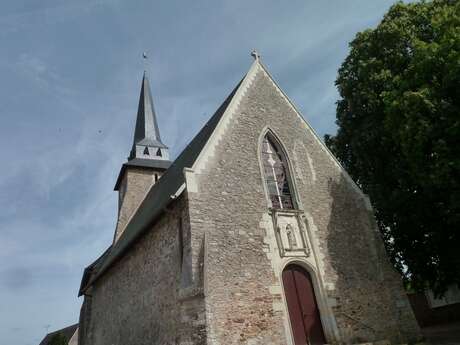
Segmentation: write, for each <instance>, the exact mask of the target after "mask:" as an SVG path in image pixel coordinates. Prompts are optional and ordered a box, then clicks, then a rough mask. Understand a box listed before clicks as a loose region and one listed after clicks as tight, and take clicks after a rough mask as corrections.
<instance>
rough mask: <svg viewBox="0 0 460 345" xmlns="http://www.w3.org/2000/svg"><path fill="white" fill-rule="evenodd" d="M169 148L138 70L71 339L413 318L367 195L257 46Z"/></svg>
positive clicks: (112, 340) (376, 333) (334, 335)
mask: <svg viewBox="0 0 460 345" xmlns="http://www.w3.org/2000/svg"><path fill="white" fill-rule="evenodd" d="M253 56H254V62H253V64H252V65H251V67H250V69H249V71H248V72H247V74H246V75H244V77H243V78H242V79H241V81H240V82H239V83H238V84H237V85H236V87H235V88H234V89H233V90H232V91H231V92H230V94H229V95H228V97H227V98H226V99H225V100H224V101H223V103H222V105H221V106H220V107H219V108H218V109H217V110H216V112H215V113H214V115H213V116H212V117H211V118H210V119H209V121H208V122H207V123H206V124H205V125H204V127H203V128H202V129H201V130H200V131H199V132H198V134H197V135H196V136H195V137H194V138H193V139H192V140H191V141H190V143H189V144H188V146H187V147H186V148H185V149H184V150H183V151H182V153H180V154H179V155H178V156H177V158H176V159H175V160H174V161H171V160H170V156H169V150H168V147H167V146H166V145H165V144H164V142H163V139H162V138H161V136H160V129H159V127H158V122H157V117H156V114H155V110H154V106H153V101H152V96H151V92H150V87H149V81H148V78H147V75H146V74H145V73H144V77H143V80H142V87H141V93H140V99H139V106H138V112H137V120H136V121H137V122H136V127H135V133H134V142H133V146H132V148H131V153H130V155H129V158H128V161H127V162H126V163H124V164H123V165H122V167H121V170H120V173H119V176H118V179H117V181H116V184H115V190H116V191H117V192H118V200H119V206H118V220H117V223H116V229H115V233H114V238H113V243H112V245H111V246H110V247H109V248H108V249H107V250H106V251H105V253H103V254H102V255H101V256H100V257H99V258H98V259H97V260H96V261H95V262H94V263H92V264H91V265H90V266H88V267H87V268H86V269H85V271H84V274H83V278H82V282H81V287H80V292H79V294H80V296H81V295H83V296H84V302H83V305H82V308H81V313H80V322H79V337H78V338H79V339H78V342H79V344H80V345H147V344H149V345H151V344H158V345H176V344H177V345H195V344H196V345H232V344H247V345H256V344H260V345H262V344H263V345H267V344H274V345H306V344H311V345H316V344H360V343H374V344H376V343H377V342H378V344H390V343H391V344H403V343H407V342H408V341H412V340H417V339H419V338H420V330H419V328H418V325H417V323H416V321H415V318H414V314H413V312H412V310H411V307H410V305H409V303H408V299H407V296H406V294H405V291H404V289H403V287H402V283H401V278H400V276H399V275H398V273H397V272H396V271H395V270H394V268H393V267H392V265H391V263H390V261H389V259H388V257H387V254H386V252H385V248H384V245H383V242H382V239H381V236H380V233H379V230H378V228H377V225H376V222H375V220H374V215H373V210H372V207H371V203H370V201H369V199H368V197H367V196H366V195H365V194H363V192H362V191H361V190H360V188H359V187H358V186H357V185H356V184H355V183H354V182H353V180H352V179H351V178H350V177H349V175H348V174H347V173H346V171H344V169H343V168H342V166H341V165H340V163H339V162H338V161H337V159H336V158H335V157H334V156H333V155H332V154H331V152H330V151H329V150H328V149H327V147H326V146H325V145H324V143H323V142H322V141H321V139H320V138H319V137H318V135H317V134H316V133H315V132H314V130H313V129H312V128H311V127H310V125H309V124H308V123H307V122H306V120H305V119H304V118H303V116H302V115H301V114H300V112H299V111H298V110H297V108H296V107H295V105H294V104H293V103H292V102H291V101H290V100H289V98H288V97H287V95H286V94H285V93H284V92H283V91H282V90H281V89H280V87H279V86H278V85H277V83H276V81H275V80H274V79H273V77H272V76H271V75H270V73H269V72H268V70H267V69H266V67H265V66H264V65H263V64H262V62H261V60H260V58H259V56H258V55H257V54H256V53H254V54H253Z"/></svg>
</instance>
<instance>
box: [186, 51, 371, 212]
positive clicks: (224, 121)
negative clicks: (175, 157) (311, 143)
mask: <svg viewBox="0 0 460 345" xmlns="http://www.w3.org/2000/svg"><path fill="white" fill-rule="evenodd" d="M256 54H257V53H256ZM253 56H254V55H253ZM259 72H261V73H264V75H265V76H266V77H267V78H268V80H270V82H271V83H272V85H273V86H274V87H275V89H276V90H277V91H278V93H279V95H280V96H281V97H282V98H283V99H284V100H285V101H286V102H287V104H288V105H289V106H290V107H291V108H292V110H293V111H294V112H295V114H296V115H297V116H298V117H299V118H300V120H301V121H302V123H303V124H304V125H305V129H306V131H307V132H308V133H309V134H311V136H312V137H313V138H314V140H315V141H316V142H317V144H318V146H319V147H321V149H322V150H323V151H324V153H325V154H326V155H327V156H328V157H329V159H331V161H332V162H333V163H334V165H335V166H336V167H337V169H339V170H340V171H341V172H342V173H343V175H344V177H345V179H346V180H347V181H348V182H349V183H350V184H351V186H352V187H353V189H354V190H355V191H356V192H357V193H358V194H359V195H361V197H363V198H364V199H365V200H366V202H368V203H370V202H369V199H368V197H367V195H365V194H364V193H363V191H362V190H361V188H360V187H359V186H358V185H357V184H356V182H355V181H354V180H353V179H352V178H351V176H350V175H349V174H348V173H347V171H346V170H345V168H344V167H343V166H342V164H341V163H340V162H339V161H338V160H337V158H336V157H335V156H334V154H333V153H332V152H331V151H330V150H329V148H328V147H327V146H326V144H325V143H324V142H323V141H322V140H321V138H320V136H319V135H318V134H317V133H316V131H315V130H314V129H313V127H311V126H310V124H309V123H308V122H307V120H305V118H304V117H303V116H302V114H301V112H300V111H299V110H298V109H297V107H296V106H295V105H294V103H293V102H292V101H291V100H290V99H289V97H288V96H287V95H286V93H284V91H283V90H282V89H281V87H280V86H279V85H278V84H277V83H276V81H275V79H274V78H273V77H272V75H271V74H270V72H269V71H268V69H267V68H266V67H265V66H264V64H263V63H262V61H261V59H260V56H259V55H258V54H257V56H256V57H255V59H254V62H253V64H252V65H251V67H250V69H249V71H248V73H247V74H246V76H245V77H244V79H243V80H242V82H241V85H240V87H239V88H238V89H237V90H236V93H235V95H234V97H233V98H232V100H231V102H230V104H229V105H228V107H227V108H226V110H225V112H224V114H223V115H222V117H221V119H220V121H219V123H218V124H217V126H216V128H215V130H214V131H213V133H212V134H211V135H210V138H209V140H208V141H207V142H206V145H205V146H204V147H203V150H202V151H201V152H200V154H199V156H198V157H197V159H196V161H195V163H194V165H193V167H192V168H191V170H192V171H193V172H194V173H200V171H201V170H202V169H204V168H205V166H206V163H207V161H208V160H209V158H210V157H212V156H213V155H214V152H215V148H216V146H217V144H218V142H219V140H220V138H221V136H222V135H223V134H224V132H225V129H226V128H227V127H228V126H229V124H230V123H231V119H232V117H233V115H234V113H235V111H236V110H237V108H238V105H239V104H240V102H241V101H242V99H243V97H244V95H245V94H246V93H247V91H248V89H249V88H251V87H255V86H254V83H253V82H254V80H255V78H256V75H257V74H258V73H259ZM369 207H370V205H369Z"/></svg>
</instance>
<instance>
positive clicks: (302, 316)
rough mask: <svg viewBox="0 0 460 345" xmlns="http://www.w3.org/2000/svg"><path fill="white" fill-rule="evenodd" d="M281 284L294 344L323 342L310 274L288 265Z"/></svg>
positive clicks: (305, 344) (316, 344)
mask: <svg viewBox="0 0 460 345" xmlns="http://www.w3.org/2000/svg"><path fill="white" fill-rule="evenodd" d="M283 285H284V293H285V294H286V301H287V305H288V310H289V318H290V320H291V328H292V334H293V336H294V343H295V345H320V344H325V343H326V341H325V338H324V332H323V326H322V325H321V319H320V316H319V310H318V306H317V304H316V298H315V292H314V290H313V284H312V282H311V277H310V274H309V273H308V272H307V271H305V270H304V269H303V268H301V267H299V266H296V265H289V266H287V267H286V268H285V269H284V271H283Z"/></svg>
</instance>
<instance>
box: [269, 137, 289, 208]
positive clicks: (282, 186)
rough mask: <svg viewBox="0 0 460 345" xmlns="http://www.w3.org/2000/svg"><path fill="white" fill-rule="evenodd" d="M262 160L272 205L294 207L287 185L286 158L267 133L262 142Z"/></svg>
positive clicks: (275, 206) (274, 206)
mask: <svg viewBox="0 0 460 345" xmlns="http://www.w3.org/2000/svg"><path fill="white" fill-rule="evenodd" d="M262 162H263V170H264V178H265V183H266V186H267V191H268V196H269V198H270V201H271V204H272V207H273V208H278V209H293V208H295V207H294V203H293V198H292V192H291V187H290V185H289V177H288V168H287V163H286V159H285V157H284V154H283V153H282V152H281V150H280V149H279V148H278V146H277V145H275V144H274V142H273V141H272V140H271V139H270V138H269V136H268V135H266V136H265V137H264V140H263V142H262Z"/></svg>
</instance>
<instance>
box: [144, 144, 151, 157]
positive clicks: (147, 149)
mask: <svg viewBox="0 0 460 345" xmlns="http://www.w3.org/2000/svg"><path fill="white" fill-rule="evenodd" d="M144 155H147V156H149V155H150V153H149V148H148V147H147V146H146V147H145V149H144Z"/></svg>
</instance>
